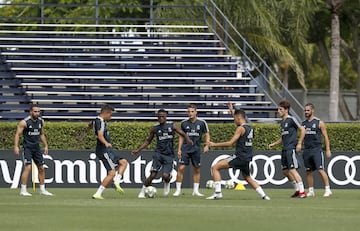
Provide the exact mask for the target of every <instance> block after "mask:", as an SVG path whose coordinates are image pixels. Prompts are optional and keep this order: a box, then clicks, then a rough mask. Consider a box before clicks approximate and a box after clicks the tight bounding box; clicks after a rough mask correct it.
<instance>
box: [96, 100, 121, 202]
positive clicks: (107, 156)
mask: <svg viewBox="0 0 360 231" xmlns="http://www.w3.org/2000/svg"><path fill="white" fill-rule="evenodd" d="M113 112H114V108H113V107H112V106H110V105H108V104H105V105H103V106H102V107H101V111H100V114H99V115H98V116H97V117H96V119H95V120H94V121H92V123H90V125H92V126H93V129H94V132H95V136H96V151H95V153H96V156H97V157H98V158H99V160H101V162H102V163H103V165H104V167H105V168H106V170H107V176H106V177H105V178H104V179H103V181H102V182H101V185H100V186H99V188H98V190H97V191H96V193H95V194H94V195H93V196H92V198H93V199H104V198H103V197H102V193H103V191H104V190H105V189H106V188H107V187H108V185H109V184H110V183H111V182H112V181H114V185H115V189H116V191H117V192H119V193H124V190H123V189H122V188H121V186H120V181H121V179H122V176H123V173H124V171H125V169H126V167H127V165H128V162H127V160H125V159H123V158H121V157H120V156H119V155H117V154H115V153H113V150H112V144H111V138H110V134H109V131H108V129H107V124H106V122H107V121H109V120H110V119H111V116H112V113H113ZM116 168H118V170H117V171H116Z"/></svg>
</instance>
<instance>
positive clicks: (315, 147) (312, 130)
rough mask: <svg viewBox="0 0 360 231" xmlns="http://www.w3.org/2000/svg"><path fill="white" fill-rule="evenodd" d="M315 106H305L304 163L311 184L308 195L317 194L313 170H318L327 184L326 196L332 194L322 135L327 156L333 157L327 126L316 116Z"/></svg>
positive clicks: (310, 104) (308, 181)
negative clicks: (325, 165)
mask: <svg viewBox="0 0 360 231" xmlns="http://www.w3.org/2000/svg"><path fill="white" fill-rule="evenodd" d="M314 111H315V106H314V105H313V104H312V103H308V104H306V105H305V107H304V112H305V117H306V120H304V121H303V122H302V126H303V127H304V128H305V130H306V132H305V138H304V152H303V158H304V165H305V168H306V179H307V183H308V185H309V192H308V193H307V196H315V191H314V179H313V171H315V170H317V171H318V172H319V174H320V176H321V179H322V180H323V182H324V185H325V193H324V195H323V196H324V197H329V196H331V194H332V192H331V190H330V184H329V178H328V176H327V174H326V172H325V170H324V153H323V151H322V141H321V136H323V137H324V141H325V153H326V157H327V158H331V151H330V142H329V137H328V135H327V131H326V126H325V123H324V122H323V121H321V120H320V119H318V118H316V117H315V116H314Z"/></svg>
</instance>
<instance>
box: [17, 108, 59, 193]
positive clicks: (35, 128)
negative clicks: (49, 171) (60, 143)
mask: <svg viewBox="0 0 360 231" xmlns="http://www.w3.org/2000/svg"><path fill="white" fill-rule="evenodd" d="M44 127H45V124H44V120H43V119H42V118H41V117H40V106H39V105H37V104H32V105H31V106H30V115H29V116H28V117H26V118H25V119H23V120H21V121H20V123H19V125H18V127H17V129H16V134H15V138H14V153H15V155H17V156H18V155H20V148H19V140H20V136H21V135H22V136H23V149H24V150H23V160H24V170H23V173H22V175H21V191H20V195H21V196H31V194H30V193H29V192H27V190H26V185H27V181H28V178H29V175H30V172H31V161H32V160H33V161H34V163H35V165H36V166H37V169H38V173H39V183H40V194H41V195H45V196H53V194H52V193H50V192H48V191H47V190H46V189H45V169H44V158H43V153H42V152H41V149H40V141H41V142H42V143H43V144H44V155H47V154H48V151H49V150H48V144H47V141H46V137H45V133H44Z"/></svg>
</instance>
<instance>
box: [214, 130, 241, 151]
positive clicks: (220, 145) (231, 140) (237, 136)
mask: <svg viewBox="0 0 360 231" xmlns="http://www.w3.org/2000/svg"><path fill="white" fill-rule="evenodd" d="M244 133H245V128H244V127H242V126H238V127H237V128H236V131H235V133H234V136H233V137H232V138H231V139H230V140H229V141H226V142H220V143H215V142H209V146H210V147H229V146H232V145H233V144H234V143H235V142H236V141H237V140H238V139H239V138H240V136H242V135H243V134H244Z"/></svg>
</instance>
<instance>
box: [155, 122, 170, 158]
mask: <svg viewBox="0 0 360 231" xmlns="http://www.w3.org/2000/svg"><path fill="white" fill-rule="evenodd" d="M153 128H154V132H155V135H156V139H157V143H156V149H155V151H156V152H157V153H160V154H161V155H167V156H173V157H174V156H175V155H174V136H175V130H174V123H173V122H166V123H165V124H163V125H161V124H159V123H158V124H155V125H154V126H153Z"/></svg>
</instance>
